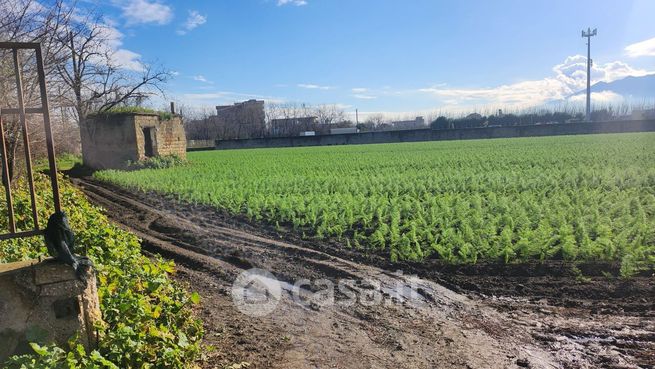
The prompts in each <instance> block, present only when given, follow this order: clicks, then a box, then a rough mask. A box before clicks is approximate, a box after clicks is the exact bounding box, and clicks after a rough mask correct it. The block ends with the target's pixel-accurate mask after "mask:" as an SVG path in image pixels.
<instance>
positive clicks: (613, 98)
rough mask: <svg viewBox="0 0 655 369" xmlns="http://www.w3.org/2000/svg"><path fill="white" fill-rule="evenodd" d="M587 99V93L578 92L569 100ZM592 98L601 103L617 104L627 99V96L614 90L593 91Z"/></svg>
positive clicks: (580, 101)
mask: <svg viewBox="0 0 655 369" xmlns="http://www.w3.org/2000/svg"><path fill="white" fill-rule="evenodd" d="M586 100H587V95H586V94H577V95H574V96H571V97H570V98H569V101H571V102H574V103H584V102H585V101H586ZM591 100H592V101H593V102H595V103H600V104H603V105H604V104H617V103H621V102H623V101H625V98H624V97H623V96H621V95H619V94H617V93H616V92H614V91H601V92H592V93H591Z"/></svg>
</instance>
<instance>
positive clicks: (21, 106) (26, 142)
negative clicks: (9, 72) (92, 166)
mask: <svg viewBox="0 0 655 369" xmlns="http://www.w3.org/2000/svg"><path fill="white" fill-rule="evenodd" d="M12 51H13V55H14V71H15V73H16V94H17V95H18V117H19V118H20V123H21V126H22V127H23V146H24V150H25V161H26V168H27V180H28V182H29V186H30V199H31V202H32V219H33V220H34V230H38V229H39V214H38V213H37V208H36V191H35V189H34V176H33V175H32V152H31V151H30V138H29V133H28V129H27V119H26V118H25V101H24V100H23V99H24V96H23V80H22V77H21V70H20V69H21V67H20V60H19V59H18V50H17V49H13V50H12Z"/></svg>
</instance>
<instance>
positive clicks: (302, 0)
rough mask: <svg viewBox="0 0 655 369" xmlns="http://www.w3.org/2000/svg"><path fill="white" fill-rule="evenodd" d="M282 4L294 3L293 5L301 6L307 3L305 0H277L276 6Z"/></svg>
mask: <svg viewBox="0 0 655 369" xmlns="http://www.w3.org/2000/svg"><path fill="white" fill-rule="evenodd" d="M284 5H294V6H303V5H307V1H306V0H277V6H284Z"/></svg>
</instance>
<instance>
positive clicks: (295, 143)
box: [216, 120, 655, 150]
mask: <svg viewBox="0 0 655 369" xmlns="http://www.w3.org/2000/svg"><path fill="white" fill-rule="evenodd" d="M654 131H655V120H633V121H612V122H591V123H564V124H543V125H528V126H508V127H486V128H465V129H446V130H435V129H414V130H404V131H382V132H363V133H352V134H340V135H322V136H298V137H271V138H257V139H240V140H225V141H221V140H217V141H216V149H218V150H226V149H250V148H264V147H300V146H327V145H358V144H374V143H391V142H418V141H447V140H474V139H486V138H510V137H538V136H557V135H579V134H596V133H621V132H654Z"/></svg>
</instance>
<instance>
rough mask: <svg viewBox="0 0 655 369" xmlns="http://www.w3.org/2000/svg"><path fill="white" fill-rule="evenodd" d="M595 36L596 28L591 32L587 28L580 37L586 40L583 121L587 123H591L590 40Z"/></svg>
mask: <svg viewBox="0 0 655 369" xmlns="http://www.w3.org/2000/svg"><path fill="white" fill-rule="evenodd" d="M593 36H596V28H594V30H593V31H592V30H591V28H587V32H585V31H584V30H582V37H586V38H587V108H586V110H585V120H586V121H587V122H589V121H591V64H592V63H593V61H592V60H591V38H592V37H593Z"/></svg>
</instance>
